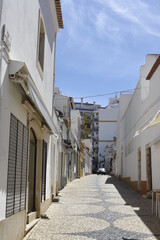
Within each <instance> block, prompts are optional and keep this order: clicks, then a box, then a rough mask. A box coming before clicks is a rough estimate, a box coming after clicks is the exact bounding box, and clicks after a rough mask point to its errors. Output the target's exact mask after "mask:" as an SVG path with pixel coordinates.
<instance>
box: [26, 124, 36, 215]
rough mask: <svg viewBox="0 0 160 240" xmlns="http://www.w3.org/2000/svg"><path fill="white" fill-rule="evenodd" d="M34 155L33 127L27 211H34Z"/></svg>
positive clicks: (31, 130) (34, 137)
mask: <svg viewBox="0 0 160 240" xmlns="http://www.w3.org/2000/svg"><path fill="white" fill-rule="evenodd" d="M36 157H37V139H36V135H35V133H34V131H33V129H32V128H31V129H30V151H29V166H28V209H27V213H31V212H34V211H35V192H36Z"/></svg>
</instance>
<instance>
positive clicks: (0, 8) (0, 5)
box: [0, 0, 3, 28]
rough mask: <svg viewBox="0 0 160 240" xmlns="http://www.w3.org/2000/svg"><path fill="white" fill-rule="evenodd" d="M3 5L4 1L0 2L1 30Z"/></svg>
mask: <svg viewBox="0 0 160 240" xmlns="http://www.w3.org/2000/svg"><path fill="white" fill-rule="evenodd" d="M2 5H3V0H1V1H0V28H1V19H2Z"/></svg>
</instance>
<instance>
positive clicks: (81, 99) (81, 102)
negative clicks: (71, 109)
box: [81, 98, 83, 108]
mask: <svg viewBox="0 0 160 240" xmlns="http://www.w3.org/2000/svg"><path fill="white" fill-rule="evenodd" d="M81 108H83V98H81Z"/></svg>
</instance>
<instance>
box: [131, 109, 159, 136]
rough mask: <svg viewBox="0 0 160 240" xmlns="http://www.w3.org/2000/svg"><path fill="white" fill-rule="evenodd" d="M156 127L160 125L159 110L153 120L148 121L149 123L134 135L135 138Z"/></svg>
mask: <svg viewBox="0 0 160 240" xmlns="http://www.w3.org/2000/svg"><path fill="white" fill-rule="evenodd" d="M156 125H160V110H158V111H157V112H156V113H155V114H154V115H153V116H152V117H151V118H150V120H148V122H147V123H146V124H145V125H143V127H141V128H140V129H138V130H137V131H136V133H135V135H134V137H136V136H138V135H140V133H142V132H143V131H144V130H145V129H148V128H151V127H154V126H156Z"/></svg>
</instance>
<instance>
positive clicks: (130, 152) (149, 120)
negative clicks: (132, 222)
mask: <svg viewBox="0 0 160 240" xmlns="http://www.w3.org/2000/svg"><path fill="white" fill-rule="evenodd" d="M159 62H160V61H159V55H147V57H146V63H145V64H144V65H143V66H142V67H141V69H140V79H139V81H138V84H137V86H136V89H135V91H134V93H133V96H132V97H131V99H130V97H129V98H128V100H129V99H130V100H129V103H128V105H127V106H126V105H123V106H124V107H123V108H120V110H121V111H120V113H119V118H118V121H119V122H118V135H117V160H116V161H117V176H121V178H122V179H124V181H126V182H127V183H129V184H131V185H132V186H133V187H134V188H135V189H137V190H139V191H140V192H141V193H142V194H146V195H148V194H149V193H150V192H151V191H152V190H153V189H157V188H158V189H159V188H160V185H159V183H160V175H159V171H158V169H159V165H160V164H159V157H158V156H159V149H160V125H159V123H160V121H159V111H160V94H159V86H160V82H159V76H160V68H159ZM122 100H123V104H124V103H125V102H124V99H122ZM127 102H128V101H127ZM121 105H122V104H121V98H120V106H121Z"/></svg>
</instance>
